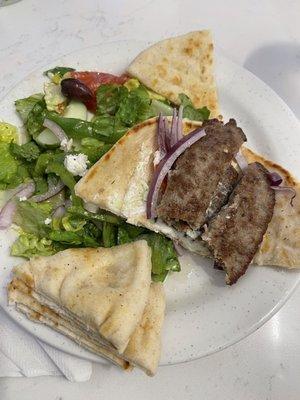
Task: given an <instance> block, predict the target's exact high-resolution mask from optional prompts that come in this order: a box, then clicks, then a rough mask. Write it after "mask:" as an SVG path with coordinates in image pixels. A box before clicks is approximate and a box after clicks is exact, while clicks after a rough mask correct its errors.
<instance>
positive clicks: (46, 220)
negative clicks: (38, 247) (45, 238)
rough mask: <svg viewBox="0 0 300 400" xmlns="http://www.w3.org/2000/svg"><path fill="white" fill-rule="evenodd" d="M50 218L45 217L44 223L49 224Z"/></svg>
mask: <svg viewBox="0 0 300 400" xmlns="http://www.w3.org/2000/svg"><path fill="white" fill-rule="evenodd" d="M51 221H52V219H51V218H46V219H45V221H44V223H45V225H50V224H51Z"/></svg>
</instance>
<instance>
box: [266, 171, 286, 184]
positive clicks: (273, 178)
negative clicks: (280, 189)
mask: <svg viewBox="0 0 300 400" xmlns="http://www.w3.org/2000/svg"><path fill="white" fill-rule="evenodd" d="M268 178H269V180H270V183H271V185H272V186H279V185H280V184H281V183H282V181H283V179H282V177H281V176H280V175H279V174H278V173H277V172H270V173H269V175H268Z"/></svg>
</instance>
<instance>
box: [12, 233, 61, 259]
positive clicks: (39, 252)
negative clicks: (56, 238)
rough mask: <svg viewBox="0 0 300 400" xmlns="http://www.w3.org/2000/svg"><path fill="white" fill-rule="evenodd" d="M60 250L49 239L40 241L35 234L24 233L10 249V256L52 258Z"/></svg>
mask: <svg viewBox="0 0 300 400" xmlns="http://www.w3.org/2000/svg"><path fill="white" fill-rule="evenodd" d="M59 250H60V249H59V248H58V247H57V246H56V247H55V246H54V245H53V243H52V241H51V240H49V239H46V238H41V239H40V238H38V237H37V236H35V235H33V234H30V233H24V234H21V235H20V236H19V237H18V239H17V240H16V241H15V242H14V243H13V245H12V246H11V248H10V254H11V255H12V256H17V257H25V258H31V257H36V256H50V255H52V254H55V253H56V252H57V251H59Z"/></svg>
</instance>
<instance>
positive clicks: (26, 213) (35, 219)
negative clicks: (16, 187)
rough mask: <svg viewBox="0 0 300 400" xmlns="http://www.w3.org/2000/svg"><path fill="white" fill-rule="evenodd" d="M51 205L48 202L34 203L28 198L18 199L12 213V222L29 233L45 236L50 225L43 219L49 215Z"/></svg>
mask: <svg viewBox="0 0 300 400" xmlns="http://www.w3.org/2000/svg"><path fill="white" fill-rule="evenodd" d="M51 212H52V205H51V204H49V203H34V202H31V201H29V200H27V201H20V202H19V203H18V204H17V210H16V213H15V215H14V221H13V222H14V223H15V224H16V225H18V226H19V227H20V228H21V229H22V230H23V231H24V232H25V233H31V234H33V235H36V236H37V237H46V236H47V234H48V233H49V231H50V227H49V226H48V225H46V224H45V220H46V219H47V218H49V217H51Z"/></svg>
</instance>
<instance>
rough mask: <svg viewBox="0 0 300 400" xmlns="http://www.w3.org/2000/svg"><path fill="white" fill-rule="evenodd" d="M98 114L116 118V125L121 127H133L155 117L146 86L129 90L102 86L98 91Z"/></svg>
mask: <svg viewBox="0 0 300 400" xmlns="http://www.w3.org/2000/svg"><path fill="white" fill-rule="evenodd" d="M97 114H98V115H111V116H115V118H116V120H115V123H114V124H115V126H120V127H122V126H123V127H131V126H133V125H136V124H137V123H138V122H141V121H144V120H146V119H148V118H150V117H152V116H154V115H155V114H154V113H153V110H152V109H151V99H150V96H149V93H148V91H147V90H146V88H145V87H144V86H142V85H140V86H138V87H137V88H135V89H132V90H128V89H127V88H126V87H125V86H122V85H116V84H106V85H101V86H100V87H99V89H98V90H97Z"/></svg>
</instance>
